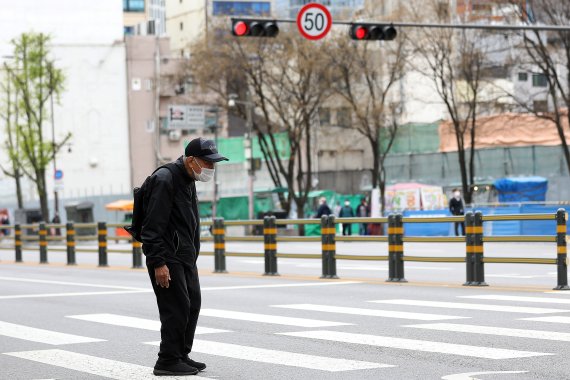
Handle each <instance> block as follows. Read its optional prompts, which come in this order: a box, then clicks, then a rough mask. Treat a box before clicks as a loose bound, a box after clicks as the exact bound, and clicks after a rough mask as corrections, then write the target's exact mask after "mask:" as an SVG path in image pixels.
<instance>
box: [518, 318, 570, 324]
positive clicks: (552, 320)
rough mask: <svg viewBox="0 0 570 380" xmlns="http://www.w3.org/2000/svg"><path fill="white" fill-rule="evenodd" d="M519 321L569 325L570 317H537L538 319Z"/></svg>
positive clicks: (521, 319) (522, 319)
mask: <svg viewBox="0 0 570 380" xmlns="http://www.w3.org/2000/svg"><path fill="white" fill-rule="evenodd" d="M519 321H535V322H549V323H564V324H570V317H560V316H557V317H554V316H552V317H538V318H520V319H519Z"/></svg>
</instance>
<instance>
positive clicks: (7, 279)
mask: <svg viewBox="0 0 570 380" xmlns="http://www.w3.org/2000/svg"><path fill="white" fill-rule="evenodd" d="M1 280H4V281H18V282H33V283H36V284H52V285H72V286H86V287H91V288H106V289H122V290H140V291H147V289H146V288H134V287H132V286H120V285H100V284H88V283H84V282H67V281H50V280H37V279H32V278H20V277H1V276H0V281H1Z"/></svg>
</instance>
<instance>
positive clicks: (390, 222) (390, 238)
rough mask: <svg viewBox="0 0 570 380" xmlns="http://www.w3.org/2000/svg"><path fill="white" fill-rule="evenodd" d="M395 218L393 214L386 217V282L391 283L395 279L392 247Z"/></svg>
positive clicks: (394, 259) (393, 243) (394, 260)
mask: <svg viewBox="0 0 570 380" xmlns="http://www.w3.org/2000/svg"><path fill="white" fill-rule="evenodd" d="M395 218H396V216H395V215H394V214H390V215H388V279H387V280H386V282H392V281H395V279H396V277H397V276H396V258H395V257H394V249H393V247H394V245H395V239H396V237H395V235H394V220H395Z"/></svg>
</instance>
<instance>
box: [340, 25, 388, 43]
mask: <svg viewBox="0 0 570 380" xmlns="http://www.w3.org/2000/svg"><path fill="white" fill-rule="evenodd" d="M349 34H350V38H352V39H353V40H359V41H363V40H378V41H381V40H384V41H392V40H393V39H395V38H396V36H397V35H398V32H397V31H396V28H394V27H393V26H392V25H386V24H350V29H349Z"/></svg>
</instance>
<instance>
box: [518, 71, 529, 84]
mask: <svg viewBox="0 0 570 380" xmlns="http://www.w3.org/2000/svg"><path fill="white" fill-rule="evenodd" d="M527 80H528V74H527V73H519V82H526V81H527Z"/></svg>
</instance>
